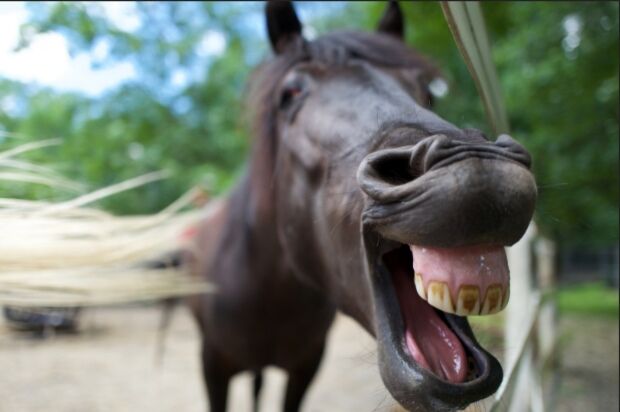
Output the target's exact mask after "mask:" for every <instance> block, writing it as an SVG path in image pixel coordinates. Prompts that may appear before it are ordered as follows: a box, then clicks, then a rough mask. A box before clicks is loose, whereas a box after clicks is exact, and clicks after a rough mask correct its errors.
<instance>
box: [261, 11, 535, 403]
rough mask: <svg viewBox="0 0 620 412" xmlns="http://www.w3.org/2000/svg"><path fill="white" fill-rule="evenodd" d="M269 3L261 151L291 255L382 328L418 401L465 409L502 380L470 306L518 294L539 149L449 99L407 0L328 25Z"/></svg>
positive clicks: (381, 343) (373, 328)
mask: <svg viewBox="0 0 620 412" xmlns="http://www.w3.org/2000/svg"><path fill="white" fill-rule="evenodd" d="M266 12H267V28H268V34H269V39H270V41H271V45H272V48H273V51H274V57H273V59H271V60H269V61H267V62H266V63H264V64H263V65H262V66H261V67H260V68H259V70H258V72H257V74H256V76H255V77H254V79H253V82H252V84H253V85H254V88H253V92H252V96H253V97H252V100H251V101H252V103H253V104H254V107H255V108H256V123H255V128H256V131H257V133H258V134H259V135H260V137H261V139H260V140H259V141H258V142H257V143H256V146H257V149H256V150H258V151H261V153H263V156H262V159H263V163H260V162H255V166H254V167H255V172H256V174H257V175H258V174H261V173H262V175H264V174H265V173H266V172H265V171H268V172H269V174H270V181H269V182H268V183H264V182H263V183H262V186H261V188H260V189H256V190H260V191H261V192H265V193H268V195H265V196H268V197H269V198H270V199H271V200H272V203H269V202H262V203H261V202H259V205H260V204H264V205H269V204H271V205H272V207H271V206H265V208H267V209H270V212H269V213H272V214H273V216H274V229H275V231H276V232H277V238H278V239H279V242H280V244H281V250H282V252H283V254H284V258H285V259H286V261H287V263H288V264H289V265H290V267H292V268H293V270H294V273H295V276H297V277H298V278H299V279H300V280H301V281H303V282H305V283H306V284H308V285H311V286H312V287H314V288H317V289H318V290H321V292H322V293H323V294H325V295H326V296H328V297H329V299H330V300H331V301H333V302H334V303H335V304H336V305H337V306H338V308H339V309H340V310H342V311H343V312H344V313H346V314H348V315H350V316H352V317H353V318H355V319H356V320H357V321H358V322H359V323H360V324H361V325H362V326H363V327H364V328H365V329H366V330H368V331H369V332H370V333H371V334H373V335H374V336H375V337H376V340H377V343H378V353H379V367H380V372H381V376H382V379H383V381H384V383H385V385H386V387H387V388H388V389H389V391H390V392H391V394H392V395H393V396H394V398H395V399H396V400H397V401H398V402H399V403H401V404H402V405H403V406H404V407H406V408H408V409H410V410H432V411H452V410H456V409H457V408H461V407H464V406H466V405H467V404H469V403H471V402H474V401H476V400H479V399H482V398H484V397H486V396H488V395H490V394H492V393H493V392H494V391H495V390H497V388H498V386H499V384H500V382H501V379H502V370H501V366H500V364H499V362H498V361H497V360H496V359H495V358H494V357H493V356H492V355H490V354H489V353H488V352H487V351H485V350H484V349H483V348H482V347H481V346H480V345H479V344H478V343H477V341H476V339H475V337H474V335H473V332H472V330H471V328H470V327H469V324H468V322H467V318H466V316H468V315H479V314H488V313H494V312H497V311H499V310H500V309H501V308H503V306H505V304H506V303H507V301H508V292H509V283H508V267H507V261H506V255H505V251H504V247H505V246H508V245H512V244H513V243H515V242H516V241H517V240H518V239H519V238H520V237H521V236H522V235H523V234H524V232H525V230H526V228H527V226H528V223H529V221H530V219H531V217H532V214H533V210H534V204H535V200H536V185H535V181H534V178H533V176H532V174H531V172H530V157H529V154H528V153H527V151H526V150H525V149H524V148H523V147H522V146H521V145H520V144H519V143H517V142H516V141H515V140H513V139H512V138H511V137H509V136H507V135H502V136H500V137H499V138H497V140H495V141H492V140H489V139H488V138H487V137H486V136H484V134H483V133H481V132H480V131H477V130H473V129H461V128H459V127H457V126H455V125H453V124H451V123H449V122H448V121H446V120H444V119H442V118H441V117H439V116H438V115H437V114H435V113H433V111H432V110H431V95H430V92H429V83H430V82H431V81H432V80H433V78H434V77H435V76H436V75H437V73H438V71H437V70H436V68H435V67H434V66H433V65H432V64H431V63H430V62H429V61H428V60H427V59H426V58H424V57H423V56H421V55H420V54H419V53H417V52H416V51H414V50H413V49H411V48H409V47H407V45H405V43H404V42H403V32H404V23H403V18H402V13H401V10H400V8H399V6H398V4H397V3H396V2H390V4H389V5H388V7H387V10H386V13H385V15H384V16H383V18H382V19H381V21H380V23H379V26H378V29H377V31H376V32H374V33H361V32H334V33H330V34H326V35H324V36H321V37H318V38H316V39H314V40H312V41H309V40H306V39H304V37H303V35H302V25H301V23H300V21H299V20H298V18H297V16H296V13H295V11H294V9H293V6H292V4H291V3H290V2H285V1H273V2H270V3H268V5H267V8H266ZM261 165H262V166H261ZM261 167H262V169H261ZM259 172H260V173H259ZM257 179H258V178H257ZM255 186H256V185H255Z"/></svg>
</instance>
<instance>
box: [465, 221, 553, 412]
mask: <svg viewBox="0 0 620 412" xmlns="http://www.w3.org/2000/svg"><path fill="white" fill-rule="evenodd" d="M554 254H555V249H554V245H553V243H552V242H551V241H549V240H548V239H545V238H544V237H542V236H539V235H538V234H537V230H536V226H535V225H534V224H532V225H530V227H529V228H528V231H527V232H526V234H525V236H523V238H522V239H521V240H520V241H519V242H518V243H517V244H515V245H514V246H513V247H511V248H509V249H508V263H509V265H510V271H511V282H510V288H511V289H510V294H511V296H510V302H509V304H508V306H507V307H506V312H505V324H504V348H505V349H504V350H505V353H504V362H503V364H504V381H503V382H502V385H501V386H500V388H499V390H498V391H497V393H496V394H495V395H494V396H492V397H490V398H488V399H486V400H485V401H484V402H482V405H477V406H476V407H475V408H479V407H480V406H482V407H483V409H484V410H489V411H492V412H528V411H531V412H543V411H544V410H545V405H546V404H547V402H546V394H545V393H544V391H543V380H544V377H545V376H546V375H547V372H549V371H550V366H553V364H554V360H555V359H554V357H553V354H554V351H555V341H556V331H555V328H556V322H555V318H556V314H555V306H554V303H553V299H551V291H552V288H553V286H554V285H553V279H554V270H555V268H554Z"/></svg>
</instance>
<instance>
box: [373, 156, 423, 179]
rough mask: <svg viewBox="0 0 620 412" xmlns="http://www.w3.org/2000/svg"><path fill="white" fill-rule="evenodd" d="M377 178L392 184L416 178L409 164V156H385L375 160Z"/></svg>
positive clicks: (374, 166)
mask: <svg viewBox="0 0 620 412" xmlns="http://www.w3.org/2000/svg"><path fill="white" fill-rule="evenodd" d="M372 167H373V168H374V171H375V173H376V176H377V178H379V179H381V180H383V181H384V182H385V183H389V184H391V185H402V184H405V183H407V182H410V181H412V180H413V179H415V176H414V175H413V173H412V170H411V167H410V166H409V158H407V157H396V156H383V157H380V158H378V159H376V160H375V162H373V164H372Z"/></svg>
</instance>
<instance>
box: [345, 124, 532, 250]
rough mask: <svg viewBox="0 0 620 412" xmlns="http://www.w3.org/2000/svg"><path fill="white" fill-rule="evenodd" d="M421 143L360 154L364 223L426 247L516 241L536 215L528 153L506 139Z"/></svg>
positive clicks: (432, 138) (440, 138)
mask: <svg viewBox="0 0 620 412" xmlns="http://www.w3.org/2000/svg"><path fill="white" fill-rule="evenodd" d="M467 137H468V140H467V141H464V140H457V139H452V138H450V137H447V136H445V135H435V136H430V137H427V138H425V139H423V140H421V141H420V142H418V143H417V144H415V145H411V146H403V147H396V148H388V149H382V150H379V151H376V152H373V153H371V154H369V155H367V156H366V158H365V159H364V160H363V161H362V163H361V164H360V167H359V169H358V174H357V179H358V182H359V184H360V187H361V188H362V190H363V191H364V192H365V193H366V194H367V195H368V200H367V205H366V210H365V212H364V219H365V222H366V223H372V224H373V225H374V226H375V227H376V228H377V229H378V230H379V231H380V232H382V233H383V234H384V236H386V237H389V238H391V239H394V240H398V241H400V242H402V243H409V244H417V245H428V246H433V245H434V246H444V247H449V246H459V245H466V244H503V245H510V244H513V243H514V242H516V241H517V240H518V239H519V238H520V237H521V236H522V235H523V233H524V232H525V229H526V228H527V225H528V223H529V221H530V220H531V218H532V215H533V212H534V205H535V201H536V195H537V193H536V184H535V181H534V178H533V176H532V174H531V172H530V170H529V168H530V163H531V160H530V156H529V154H528V152H527V151H526V150H525V149H524V148H523V147H522V146H521V145H520V144H519V143H517V142H516V141H515V140H514V139H512V138H511V137H509V136H506V135H503V136H500V137H499V138H498V139H497V141H495V142H489V141H487V140H485V139H484V138H482V137H472V136H467Z"/></svg>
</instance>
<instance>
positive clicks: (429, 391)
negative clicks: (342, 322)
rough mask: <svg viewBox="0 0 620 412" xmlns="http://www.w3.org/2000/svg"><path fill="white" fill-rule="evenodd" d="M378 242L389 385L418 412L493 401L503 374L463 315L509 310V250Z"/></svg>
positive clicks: (375, 277) (376, 282)
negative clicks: (505, 307)
mask: <svg viewBox="0 0 620 412" xmlns="http://www.w3.org/2000/svg"><path fill="white" fill-rule="evenodd" d="M374 235H376V234H374ZM377 236H378V239H377V238H375V239H374V240H373V241H376V242H377V243H375V245H377V244H378V245H379V250H378V251H377V252H378V253H376V254H375V256H374V257H373V258H371V259H373V260H374V273H373V274H372V275H371V278H372V283H373V289H374V294H375V303H376V305H377V307H376V311H377V316H378V319H377V321H378V330H377V339H378V341H379V353H380V360H381V363H382V365H381V366H382V371H381V372H382V376H383V379H384V381H385V383H386V386H387V387H388V388H389V389H390V390H391V391H392V393H393V394H394V395H395V397H396V398H397V400H398V401H399V402H400V403H401V404H403V406H405V407H407V408H409V409H410V410H413V411H417V410H429V411H452V410H456V409H458V408H462V407H465V406H466V405H468V404H470V403H472V402H475V401H477V400H480V399H482V398H485V397H487V396H489V395H491V394H492V393H493V392H495V391H496V390H497V388H498V387H499V385H500V383H501V380H502V376H503V374H502V368H501V366H500V364H499V362H498V361H497V359H495V358H494V357H493V356H492V355H491V354H489V353H488V352H487V351H486V350H484V349H483V348H482V347H481V346H480V345H479V344H478V342H477V341H476V338H475V336H474V334H473V332H472V330H471V328H470V326H469V323H468V321H467V319H466V317H464V316H467V315H478V314H491V313H495V312H497V311H499V310H501V309H502V308H503V307H504V306H505V304H506V303H507V300H508V290H509V289H508V266H507V263H506V254H505V251H504V248H503V247H501V246H465V247H457V248H446V249H440V248H422V247H417V246H410V245H407V244H399V243H398V242H394V241H391V240H387V239H385V238H381V237H380V235H377ZM372 237H374V236H372ZM481 274H482V275H481ZM384 365H385V366H387V367H384ZM398 394H401V395H403V396H402V398H401V397H399V396H398ZM409 399H410V400H411V403H409Z"/></svg>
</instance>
